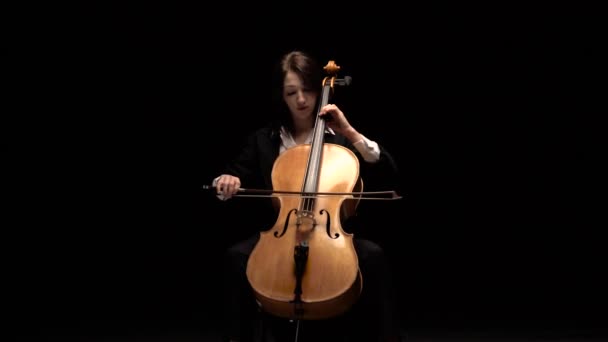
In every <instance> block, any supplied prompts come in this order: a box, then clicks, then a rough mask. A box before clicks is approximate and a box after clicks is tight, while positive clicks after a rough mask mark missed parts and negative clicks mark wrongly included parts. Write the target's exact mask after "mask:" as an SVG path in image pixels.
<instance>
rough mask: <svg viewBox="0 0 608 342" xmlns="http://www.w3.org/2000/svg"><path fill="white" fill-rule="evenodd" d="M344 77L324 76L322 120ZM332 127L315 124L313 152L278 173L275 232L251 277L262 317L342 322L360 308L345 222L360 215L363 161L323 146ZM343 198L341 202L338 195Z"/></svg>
mask: <svg viewBox="0 0 608 342" xmlns="http://www.w3.org/2000/svg"><path fill="white" fill-rule="evenodd" d="M339 69H340V67H339V66H337V65H336V64H335V63H334V61H329V62H328V64H327V65H326V66H325V67H324V70H325V71H326V72H327V73H328V74H329V76H327V77H325V78H324V79H323V83H322V85H321V86H322V91H321V96H320V101H319V103H318V107H317V113H318V112H319V111H320V109H321V108H322V107H323V106H325V105H326V104H328V103H329V100H330V98H331V96H332V95H333V92H334V88H335V86H336V85H348V84H349V83H350V82H349V81H350V79H349V78H345V79H338V78H337V77H336V74H337V71H338V70H339ZM325 129H326V119H325V118H324V117H321V116H319V115H317V116H316V121H315V125H314V128H313V138H312V141H311V143H310V144H302V145H297V146H294V147H292V148H290V149H288V150H286V151H285V152H283V153H282V154H281V155H279V157H278V158H277V159H276V160H275V162H274V165H273V169H272V185H273V189H281V191H280V192H279V191H277V192H275V195H274V196H275V199H276V200H277V201H275V205H276V206H278V209H279V211H278V216H277V219H276V221H275V224H274V225H273V226H272V227H271V228H270V229H268V230H266V231H262V232H260V239H259V241H258V242H257V244H256V246H255V247H254V249H253V251H252V253H251V255H250V256H249V259H248V262H247V269H246V275H247V279H248V281H249V284H250V285H251V288H252V289H253V292H254V295H255V297H256V299H257V301H258V303H259V304H260V306H261V309H262V310H263V311H265V312H267V313H270V314H272V315H274V316H278V317H283V318H288V319H292V320H298V322H299V321H300V320H318V319H327V318H331V317H334V316H338V315H340V314H342V313H344V312H346V311H348V309H349V308H350V307H351V306H352V305H353V304H354V303H355V302H356V301H357V300H358V298H359V296H360V294H361V291H362V288H363V279H362V276H361V272H360V270H359V265H358V258H357V254H356V251H355V248H354V244H353V241H352V239H353V234H351V233H348V232H346V231H345V230H344V229H343V228H342V226H341V221H342V220H344V219H345V218H347V217H348V216H350V215H353V214H354V211H355V209H356V207H357V204H358V200H359V198H360V197H359V195H360V194H362V192H358V191H360V190H361V189H362V188H363V181H362V179H361V177H360V174H359V160H358V159H357V157H356V155H355V154H354V153H353V152H352V151H351V150H349V149H348V148H346V147H343V146H340V145H337V144H331V143H326V142H324V133H325ZM334 194H338V195H334Z"/></svg>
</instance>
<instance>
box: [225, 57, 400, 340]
mask: <svg viewBox="0 0 608 342" xmlns="http://www.w3.org/2000/svg"><path fill="white" fill-rule="evenodd" d="M277 67H278V69H277V72H278V74H277V75H278V78H277V81H278V85H277V91H278V94H277V95H278V96H277V99H278V101H277V102H278V107H277V108H278V111H277V113H278V114H279V116H278V118H277V119H276V120H271V122H270V123H269V124H268V125H267V126H265V127H263V128H260V129H258V130H257V131H255V132H254V133H253V134H252V135H251V136H250V137H249V139H248V143H247V144H246V146H245V147H244V148H243V150H242V152H241V153H240V154H239V155H238V156H237V157H236V158H235V159H234V160H233V161H232V162H230V163H229V164H228V165H227V166H226V168H225V170H224V172H223V173H222V174H221V175H220V176H218V177H216V178H215V179H214V182H213V184H214V186H215V187H216V190H217V194H218V198H220V199H222V200H228V199H230V198H231V197H232V196H234V195H235V194H237V193H238V192H239V189H240V188H241V187H245V188H263V189H272V179H271V174H272V167H273V165H274V162H275V159H276V158H277V157H278V156H279V154H280V153H283V152H284V151H286V150H287V149H289V148H291V147H293V146H296V145H299V144H309V143H311V139H312V133H313V128H314V125H315V119H316V115H317V114H318V115H320V116H322V117H325V118H326V119H329V120H326V132H325V137H324V141H325V142H326V143H333V144H338V145H342V146H345V147H347V148H349V149H351V150H352V151H353V152H354V153H355V155H356V156H357V158H358V159H359V165H360V173H361V176H362V178H363V179H366V180H367V179H369V180H370V182H369V183H368V182H367V181H366V189H367V185H368V184H370V183H371V184H380V182H379V180H384V181H387V184H386V185H384V186H385V187H386V188H387V189H388V188H390V187H391V186H393V185H395V182H396V175H397V170H396V167H395V163H394V162H393V159H392V158H391V157H390V155H389V154H388V153H387V152H386V151H385V150H384V148H383V147H382V146H380V145H379V144H378V143H377V142H375V141H373V140H370V139H368V138H367V137H366V136H364V135H363V134H361V133H360V132H359V131H358V130H356V129H355V128H354V127H353V126H352V125H351V124H350V123H349V121H348V120H347V118H346V116H345V115H344V113H343V112H342V111H341V110H340V108H339V107H338V106H336V105H335V104H327V105H325V106H323V108H321V109H320V111H318V107H317V106H318V104H319V102H320V96H319V95H320V91H321V84H322V77H323V75H322V68H321V67H320V65H319V64H318V63H317V62H316V61H315V60H314V59H313V58H311V57H310V56H309V55H308V54H306V53H304V52H301V51H291V52H289V53H287V54H285V55H284V56H283V58H282V59H281V61H280V63H279V64H278V66H277ZM366 177H369V178H366ZM261 228H262V229H267V228H269V227H261ZM259 238H260V236H259V233H255V234H254V235H253V236H252V237H251V238H250V239H247V240H246V241H242V242H239V243H237V244H235V245H233V246H232V247H230V248H229V249H228V250H227V253H226V255H225V265H224V271H225V283H224V287H223V289H224V290H225V291H226V293H225V296H226V297H225V302H226V303H227V305H225V309H226V312H225V315H226V316H225V322H226V324H225V329H226V330H225V336H224V338H225V339H226V340H228V341H245V340H249V339H251V338H252V337H251V335H252V329H251V322H252V319H253V317H254V315H255V311H256V308H255V299H254V297H253V293H252V289H251V288H250V286H249V283H248V279H247V277H246V268H247V261H248V258H249V256H250V255H251V252H252V250H253V248H254V247H255V246H256V244H257V242H258V241H259ZM353 245H354V247H355V250H356V253H357V257H358V261H359V269H360V271H361V274H362V277H363V279H364V284H365V285H364V286H363V290H362V293H361V296H360V298H359V300H358V301H357V302H356V303H355V304H354V305H353V307H352V308H351V310H350V311H349V312H348V313H347V314H345V315H342V316H340V317H338V318H336V319H335V320H336V321H340V322H344V323H345V324H347V326H346V329H345V330H342V332H352V336H353V337H356V338H357V340H360V341H397V340H398V339H397V334H396V331H397V329H396V327H395V326H394V317H393V309H392V307H391V303H392V302H393V299H392V298H391V288H390V286H391V282H390V274H389V270H388V266H387V262H386V260H385V256H384V253H383V250H382V249H381V247H380V246H379V245H377V244H376V243H373V242H371V241H368V240H362V239H357V238H355V239H353ZM331 320H332V322H333V320H334V319H331ZM359 320H360V322H365V324H364V325H363V324H356V323H353V322H358V321H359ZM306 326H308V325H306ZM356 327H361V329H360V330H357V329H356ZM337 330H339V329H333V330H332V331H337ZM340 337H342V336H340ZM317 340H318V339H317ZM354 340H355V339H354V338H353V339H350V340H349V341H354Z"/></svg>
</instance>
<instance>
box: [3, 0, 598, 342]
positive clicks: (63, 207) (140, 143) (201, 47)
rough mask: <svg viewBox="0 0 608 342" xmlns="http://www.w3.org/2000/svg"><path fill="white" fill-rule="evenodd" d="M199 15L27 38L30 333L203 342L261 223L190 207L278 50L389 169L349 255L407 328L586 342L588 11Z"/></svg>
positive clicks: (174, 6)
mask: <svg viewBox="0 0 608 342" xmlns="http://www.w3.org/2000/svg"><path fill="white" fill-rule="evenodd" d="M208 6H210V5H203V4H198V5H195V4H185V3H171V4H169V3H161V2H142V3H137V4H136V3H130V4H128V5H126V4H121V3H111V2H109V3H99V4H92V5H91V4H89V5H87V6H86V7H82V8H79V9H78V10H77V11H73V12H69V14H68V15H65V16H58V17H57V18H61V19H57V20H56V22H54V23H53V25H52V26H51V27H52V28H53V29H48V28H47V29H45V28H43V27H40V28H36V29H34V30H32V33H33V37H34V39H32V40H30V42H29V44H31V45H30V48H32V49H31V50H28V51H32V52H31V53H27V54H24V55H26V57H27V60H28V61H35V62H36V66H37V68H34V69H35V71H34V73H37V74H36V75H35V76H36V79H37V80H39V82H37V83H36V84H35V87H36V88H37V90H38V91H40V93H41V96H39V97H36V100H34V99H30V103H32V104H34V105H36V107H38V106H40V108H43V110H37V114H38V115H36V116H35V117H34V116H32V117H31V118H30V117H28V118H27V119H25V121H26V122H25V124H26V125H25V126H21V128H23V127H25V128H24V134H21V135H20V139H15V140H12V141H11V142H12V144H10V145H9V150H10V151H15V156H16V157H17V160H18V162H16V163H15V164H14V165H16V166H18V168H17V169H18V173H19V176H21V178H19V179H23V181H21V182H18V183H17V184H19V186H23V188H22V189H23V190H22V191H21V192H20V196H19V197H18V199H17V200H15V201H14V202H15V203H17V204H18V205H19V207H20V208H21V209H22V210H23V211H15V212H16V213H18V219H17V220H16V222H17V223H16V228H17V229H15V230H14V231H17V232H18V237H17V238H16V240H15V241H17V242H19V244H18V246H22V247H20V253H17V254H16V257H15V260H14V262H11V265H15V266H14V267H15V269H16V270H17V271H18V272H17V274H18V277H17V278H16V279H18V280H19V282H18V287H19V291H18V292H17V293H18V294H19V295H18V296H17V299H18V308H19V309H18V311H17V314H18V315H17V317H23V318H26V319H29V320H30V321H29V322H36V323H29V324H28V323H26V324H25V325H24V326H23V328H22V329H23V331H22V332H23V333H27V334H29V333H32V334H44V335H56V336H58V335H62V334H63V335H65V334H67V335H82V336H89V337H90V336H104V335H121V334H131V333H134V334H137V333H142V332H149V331H152V333H151V334H160V333H164V332H167V331H194V332H195V333H196V332H198V333H200V332H207V331H216V330H217V322H219V318H218V317H216V316H215V314H214V313H215V312H216V311H217V310H218V309H219V308H220V307H221V305H222V304H221V301H220V297H219V293H220V290H221V284H220V280H221V279H220V276H219V272H220V265H219V260H220V256H221V253H222V251H223V250H224V249H225V248H226V246H228V244H229V243H231V242H234V241H236V240H237V239H238V238H241V237H244V236H247V235H248V233H249V232H251V231H252V230H255V229H256V227H255V226H253V225H252V223H250V222H252V221H253V222H254V221H255V215H256V213H255V211H254V210H253V209H251V208H252V207H253V206H251V207H250V206H248V205H246V204H245V203H243V200H241V199H238V200H234V201H231V202H230V203H222V202H220V201H217V200H216V199H215V197H213V196H212V195H210V194H209V193H206V192H203V191H200V187H201V185H204V184H208V183H209V182H210V181H211V179H212V178H213V177H215V176H216V175H217V170H218V169H219V168H220V167H221V166H222V165H223V163H224V162H225V161H227V160H228V158H230V157H231V156H232V155H233V153H234V152H236V151H237V149H238V146H239V144H240V142H241V141H240V140H239V139H242V137H243V136H244V134H246V133H248V132H250V131H251V130H252V129H253V128H254V127H256V126H257V125H259V124H261V123H263V122H264V119H265V117H266V111H265V108H267V106H269V104H270V92H271V90H272V89H271V84H270V77H271V68H272V66H273V65H274V63H275V62H276V61H277V60H278V58H279V57H280V55H281V54H282V53H284V52H286V51H287V50H290V49H294V48H299V49H305V50H307V51H309V52H311V53H313V54H314V55H315V56H317V57H318V58H319V59H320V60H321V61H326V60H330V59H332V60H335V61H336V63H337V64H338V65H340V66H341V71H340V73H341V74H342V75H350V76H351V77H352V78H353V84H352V86H351V87H349V88H348V89H340V91H343V93H342V95H341V96H342V97H341V98H340V99H341V100H342V103H341V107H342V108H343V109H344V111H345V113H346V115H347V116H348V117H349V118H350V120H351V122H352V123H353V125H354V126H355V127H357V128H358V129H359V131H360V132H362V133H363V134H365V135H366V136H368V137H370V138H372V139H374V140H376V141H378V142H380V143H381V144H383V145H384V146H385V147H386V148H387V149H388V150H390V151H391V152H392V154H393V155H394V157H395V159H396V160H397V162H398V164H399V167H400V169H401V172H402V179H401V180H402V182H401V186H400V187H401V188H400V189H398V190H399V191H400V193H401V194H402V195H403V196H404V198H403V199H402V200H400V201H396V202H383V203H382V204H376V203H374V204H369V205H368V211H367V214H369V215H370V216H368V217H367V219H366V222H367V224H368V226H369V230H367V231H366V232H365V234H366V235H367V236H369V237H371V238H373V239H375V240H376V241H378V242H379V243H380V244H382V246H383V247H384V248H385V250H386V251H387V253H388V255H389V257H390V260H391V264H392V266H393V269H394V274H395V283H396V284H395V285H396V287H397V289H398V299H397V303H398V307H399V308H400V310H399V311H400V313H401V315H402V318H403V322H404V327H405V328H406V329H407V330H410V331H435V332H436V331H452V330H465V331H486V330H491V331H500V332H503V333H508V332H511V331H513V332H517V331H524V332H530V331H532V332H547V331H550V332H555V333H558V334H590V335H593V334H596V335H598V334H600V333H601V332H602V329H603V328H604V326H605V321H606V315H605V312H606V310H605V307H606V304H608V303H607V301H606V294H605V287H606V285H607V284H606V281H605V280H604V277H605V266H604V261H603V259H604V258H605V256H606V255H605V254H606V253H605V238H603V237H601V235H600V233H601V229H602V228H603V226H604V225H605V220H604V217H603V215H602V213H601V212H600V209H601V208H603V206H602V205H601V202H600V199H601V196H600V195H601V194H602V193H601V192H600V190H599V185H600V180H601V178H602V177H603V176H602V175H601V174H600V172H599V171H598V167H599V165H600V162H601V160H602V159H604V158H605V152H603V151H602V152H601V153H600V148H599V133H600V132H601V128H600V126H599V125H598V123H597V122H596V118H597V117H598V116H599V115H600V112H601V111H600V110H599V109H598V108H597V107H595V106H594V102H593V101H594V99H595V98H597V97H599V96H600V95H603V94H601V92H600V90H599V88H597V87H596V86H595V84H596V82H597V81H599V76H596V75H597V70H596V68H597V66H598V65H599V62H600V58H599V54H598V53H599V50H600V47H601V45H602V44H600V42H601V40H598V37H599V36H600V35H599V34H598V32H601V30H600V26H601V25H600V22H599V20H598V19H599V18H596V17H595V16H594V15H593V13H592V12H591V11H590V12H585V11H582V10H580V9H577V10H574V9H571V8H555V7H553V8H530V7H528V8H515V7H501V6H498V5H495V6H493V7H489V6H485V7H483V6H482V7H478V6H468V7H467V6H462V5H458V6H456V5H449V6H447V5H446V6H439V5H436V6H431V5H429V6H427V7H424V6H412V5H409V6H407V5H403V6H404V7H403V8H399V9H398V8H396V7H383V6H380V4H376V5H374V6H371V7H369V8H358V9H357V10H353V9H352V8H351V9H350V10H352V12H353V13H347V12H348V11H346V10H345V11H344V12H341V11H342V7H339V6H337V7H336V8H331V7H330V8H327V9H324V8H321V9H322V10H313V11H311V13H302V12H296V11H295V10H294V11H285V13H276V12H275V14H271V13H270V12H268V13H266V15H260V14H255V13H259V12H260V11H262V12H263V13H265V12H264V11H267V10H268V11H269V10H270V9H272V7H268V8H262V7H255V6H251V7H243V6H242V5H237V4H233V5H222V6H220V7H215V8H213V9H212V8H211V7H208ZM306 7H309V9H313V8H314V7H313V5H312V4H308V6H306ZM538 7H540V6H538ZM72 10H73V9H72ZM590 10H592V9H590ZM325 12H327V13H325ZM602 115H603V114H602ZM12 147H15V148H14V149H13V148H12ZM21 204H25V206H24V207H25V208H24V207H23V206H21ZM370 208H371V210H370ZM32 317H33V318H34V320H31V318H32Z"/></svg>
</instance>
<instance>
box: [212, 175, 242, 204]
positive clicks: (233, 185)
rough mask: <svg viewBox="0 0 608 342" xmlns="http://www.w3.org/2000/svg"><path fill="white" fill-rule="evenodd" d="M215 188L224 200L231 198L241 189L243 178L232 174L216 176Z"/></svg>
mask: <svg viewBox="0 0 608 342" xmlns="http://www.w3.org/2000/svg"><path fill="white" fill-rule="evenodd" d="M215 189H216V191H217V194H218V197H219V198H220V199H222V200H224V201H225V200H227V199H229V198H231V197H232V196H233V195H234V194H236V193H237V192H239V190H240V189H241V179H240V178H239V177H235V176H232V175H227V174H223V175H221V176H219V177H217V178H216V184H215Z"/></svg>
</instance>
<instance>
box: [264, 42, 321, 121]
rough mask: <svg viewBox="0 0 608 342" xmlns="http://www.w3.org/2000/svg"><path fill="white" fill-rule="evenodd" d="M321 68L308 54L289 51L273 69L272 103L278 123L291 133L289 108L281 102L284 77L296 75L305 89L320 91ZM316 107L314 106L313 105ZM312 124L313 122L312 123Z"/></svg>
mask: <svg viewBox="0 0 608 342" xmlns="http://www.w3.org/2000/svg"><path fill="white" fill-rule="evenodd" d="M321 70H322V69H321V67H320V65H319V64H318V62H317V61H316V60H315V59H314V58H313V57H312V56H310V55H309V54H307V53H306V52H303V51H298V50H295V51H290V52H288V53H286V54H285V55H283V57H282V58H281V60H280V62H279V63H278V65H277V67H276V69H275V78H274V83H275V86H274V91H275V94H274V101H275V105H276V109H277V112H276V114H277V115H278V121H279V122H278V123H279V124H280V125H282V126H284V127H285V128H286V129H288V130H289V131H292V132H293V122H292V119H291V114H290V113H289V108H288V107H287V104H286V103H285V101H283V85H284V83H283V82H284V80H285V76H286V75H287V73H288V72H289V71H292V72H294V73H296V74H297V75H298V76H299V77H300V78H301V79H302V83H303V86H304V87H305V88H307V89H311V90H316V91H318V92H320V91H321V85H322V84H321V82H322V81H323V78H322V75H321ZM315 105H316V104H315ZM313 124H314V121H313Z"/></svg>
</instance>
